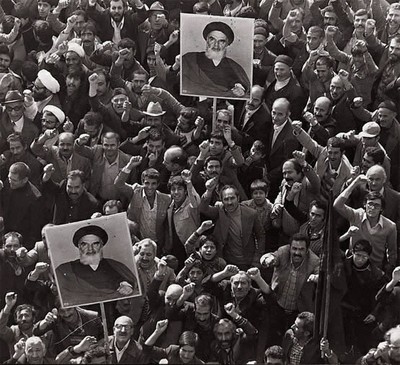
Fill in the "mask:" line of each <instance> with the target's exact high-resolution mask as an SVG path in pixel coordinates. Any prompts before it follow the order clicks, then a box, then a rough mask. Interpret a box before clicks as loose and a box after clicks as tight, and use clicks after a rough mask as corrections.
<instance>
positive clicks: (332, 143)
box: [326, 137, 345, 152]
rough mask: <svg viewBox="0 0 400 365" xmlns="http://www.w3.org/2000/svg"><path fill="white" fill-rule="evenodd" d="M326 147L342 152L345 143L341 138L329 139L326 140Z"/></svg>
mask: <svg viewBox="0 0 400 365" xmlns="http://www.w3.org/2000/svg"><path fill="white" fill-rule="evenodd" d="M326 147H333V148H340V151H341V152H343V151H344V150H345V142H344V140H343V138H340V137H331V138H329V139H328V142H327V143H326Z"/></svg>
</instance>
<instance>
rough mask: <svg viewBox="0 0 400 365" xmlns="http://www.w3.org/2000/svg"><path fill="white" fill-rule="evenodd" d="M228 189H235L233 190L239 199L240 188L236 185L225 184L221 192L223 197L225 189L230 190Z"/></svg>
mask: <svg viewBox="0 0 400 365" xmlns="http://www.w3.org/2000/svg"><path fill="white" fill-rule="evenodd" d="M228 189H233V191H234V192H235V195H236V196H237V198H238V199H239V197H240V194H239V190H238V189H237V187H236V186H234V185H225V186H223V188H222V189H221V192H220V194H221V198H222V195H223V194H224V192H225V190H228Z"/></svg>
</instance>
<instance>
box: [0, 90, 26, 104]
mask: <svg viewBox="0 0 400 365" xmlns="http://www.w3.org/2000/svg"><path fill="white" fill-rule="evenodd" d="M23 102H24V96H23V95H22V94H21V93H20V92H19V91H18V90H10V91H7V94H6V97H5V99H4V102H3V104H10V103H23Z"/></svg>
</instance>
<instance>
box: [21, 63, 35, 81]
mask: <svg viewBox="0 0 400 365" xmlns="http://www.w3.org/2000/svg"><path fill="white" fill-rule="evenodd" d="M38 72H39V67H38V65H37V64H36V63H35V62H32V61H24V62H23V63H22V66H21V74H23V75H24V76H25V78H26V79H27V80H28V81H29V82H33V81H35V80H36V78H37V74H38Z"/></svg>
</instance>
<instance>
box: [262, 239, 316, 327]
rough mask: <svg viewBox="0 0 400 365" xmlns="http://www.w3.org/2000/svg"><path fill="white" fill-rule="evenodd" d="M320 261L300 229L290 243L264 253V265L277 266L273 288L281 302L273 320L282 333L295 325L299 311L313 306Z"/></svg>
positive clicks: (278, 300)
mask: <svg viewBox="0 0 400 365" xmlns="http://www.w3.org/2000/svg"><path fill="white" fill-rule="evenodd" d="M319 261H320V260H319V258H318V256H317V255H316V254H315V253H314V252H312V251H311V250H310V240H309V239H308V237H307V236H306V235H303V234H301V233H296V234H294V235H293V236H292V238H291V241H290V244H288V245H285V246H282V247H280V248H279V249H278V250H277V251H275V252H270V253H266V254H265V255H264V256H262V257H261V260H260V263H261V265H263V266H264V267H273V268H274V273H273V275H272V282H271V289H272V290H273V292H274V293H275V295H276V299H277V302H278V308H277V312H276V322H275V321H274V322H275V325H276V326H277V327H276V328H277V329H278V332H279V333H280V335H283V334H284V331H286V330H287V329H288V328H289V327H290V326H291V325H292V323H293V322H294V321H295V319H296V317H297V315H298V314H299V312H301V311H303V310H309V311H313V310H314V303H313V301H312V297H313V293H314V290H315V288H316V286H315V285H314V284H315V283H317V282H318V272H319Z"/></svg>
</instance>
